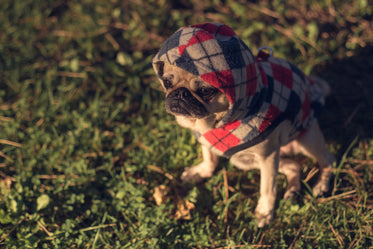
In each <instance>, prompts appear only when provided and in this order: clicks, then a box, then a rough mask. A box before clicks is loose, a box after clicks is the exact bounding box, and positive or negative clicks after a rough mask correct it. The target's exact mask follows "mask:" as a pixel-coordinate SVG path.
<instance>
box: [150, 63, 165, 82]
mask: <svg viewBox="0 0 373 249" xmlns="http://www.w3.org/2000/svg"><path fill="white" fill-rule="evenodd" d="M153 68H154V71H155V73H156V74H157V76H158V78H161V77H162V76H163V74H164V62H163V61H158V62H155V63H153Z"/></svg>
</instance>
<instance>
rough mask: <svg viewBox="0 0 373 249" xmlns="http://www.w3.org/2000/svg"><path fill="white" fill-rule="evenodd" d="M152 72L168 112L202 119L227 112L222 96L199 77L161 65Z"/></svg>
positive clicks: (156, 66)
mask: <svg viewBox="0 0 373 249" xmlns="http://www.w3.org/2000/svg"><path fill="white" fill-rule="evenodd" d="M154 69H155V71H156V73H157V75H158V78H159V79H160V81H161V85H162V87H163V89H164V91H165V93H166V100H165V107H166V111H167V112H169V113H171V114H173V115H176V116H177V115H182V116H185V117H188V118H196V119H203V118H205V117H207V116H210V115H211V114H214V113H219V112H223V111H226V110H227V109H228V106H229V101H228V98H227V97H226V96H225V94H224V93H223V92H221V91H220V90H219V89H218V88H216V87H213V86H212V85H211V84H209V83H207V82H205V81H204V80H202V79H201V78H200V77H198V76H196V75H193V74H191V73H189V72H187V71H185V70H183V69H181V68H179V67H177V66H174V65H171V64H169V63H166V62H162V61H161V62H157V63H155V64H154Z"/></svg>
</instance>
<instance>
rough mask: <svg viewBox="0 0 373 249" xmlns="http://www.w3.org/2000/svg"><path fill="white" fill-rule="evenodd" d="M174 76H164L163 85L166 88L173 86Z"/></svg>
mask: <svg viewBox="0 0 373 249" xmlns="http://www.w3.org/2000/svg"><path fill="white" fill-rule="evenodd" d="M173 78H174V76H173V75H169V76H168V77H167V78H163V79H162V80H163V85H164V87H165V88H166V89H169V88H171V87H172V79H173Z"/></svg>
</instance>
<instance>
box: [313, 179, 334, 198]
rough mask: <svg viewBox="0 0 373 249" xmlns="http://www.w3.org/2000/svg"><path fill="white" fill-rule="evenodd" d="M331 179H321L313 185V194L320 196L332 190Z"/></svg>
mask: <svg viewBox="0 0 373 249" xmlns="http://www.w3.org/2000/svg"><path fill="white" fill-rule="evenodd" d="M329 186H330V184H329V180H323V179H321V180H320V181H319V182H317V183H316V185H315V186H314V187H313V195H314V196H316V197H320V196H323V195H325V194H326V193H328V192H329V190H330V187H329Z"/></svg>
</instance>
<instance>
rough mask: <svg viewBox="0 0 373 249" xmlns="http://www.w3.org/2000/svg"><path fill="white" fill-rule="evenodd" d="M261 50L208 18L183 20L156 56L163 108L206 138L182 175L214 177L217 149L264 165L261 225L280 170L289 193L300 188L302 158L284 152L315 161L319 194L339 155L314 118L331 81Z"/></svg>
mask: <svg viewBox="0 0 373 249" xmlns="http://www.w3.org/2000/svg"><path fill="white" fill-rule="evenodd" d="M264 50H265V49H262V50H260V51H259V53H258V55H257V56H256V57H255V56H253V54H252V52H251V51H250V49H249V48H248V47H247V46H246V44H245V43H244V42H243V41H242V40H241V39H239V38H238V37H237V35H236V34H235V32H234V31H233V30H232V29H231V28H230V27H228V26H227V25H224V24H218V23H204V24H197V25H192V26H187V27H182V28H180V29H179V30H178V31H176V32H175V33H174V34H173V35H172V36H171V37H169V38H168V39H167V40H166V41H165V43H164V44H163V45H162V47H161V49H160V51H159V52H158V53H157V55H156V56H155V57H154V58H153V62H152V63H153V68H154V70H155V73H156V75H157V76H158V78H159V80H160V82H161V85H162V88H163V89H164V92H165V109H166V111H167V112H168V113H170V114H172V115H174V116H175V118H176V121H177V123H178V124H179V125H181V126H183V127H186V128H189V129H191V131H192V132H193V134H194V135H195V136H196V138H197V139H198V141H199V142H200V143H201V144H202V155H203V161H202V162H201V163H200V164H198V165H196V166H193V167H189V168H186V169H185V171H184V172H183V174H182V175H181V179H182V180H183V181H184V182H200V181H201V180H203V179H205V178H208V177H211V176H212V174H213V172H214V170H215V168H216V167H217V165H218V161H219V157H220V156H224V157H227V158H230V162H231V163H232V164H233V165H234V166H236V167H237V168H239V169H242V170H251V169H259V170H260V177H261V178H260V197H259V200H258V204H257V207H256V208H255V217H256V220H257V224H258V227H264V226H266V225H268V224H269V223H270V222H271V221H272V220H273V218H274V210H275V199H276V182H277V181H276V179H277V175H278V173H282V174H284V175H285V176H286V179H287V184H288V186H287V189H286V192H285V195H284V198H285V199H289V198H293V197H294V195H295V193H297V192H299V191H300V188H301V184H300V169H301V166H300V165H299V164H298V163H297V162H295V161H294V160H292V159H289V158H286V155H291V154H296V153H302V154H304V155H306V156H308V157H311V158H314V159H316V160H317V161H318V163H319V171H320V177H319V180H318V182H317V183H316V185H315V186H314V188H313V193H314V195H315V196H320V195H322V194H324V193H326V192H328V191H329V188H330V186H329V181H330V178H331V175H332V167H333V163H334V161H335V159H334V156H333V155H332V154H331V153H330V152H329V151H328V150H327V148H326V144H325V140H324V137H323V134H322V133H321V131H320V128H319V125H318V121H317V116H318V115H319V113H320V110H321V108H322V106H323V104H324V99H325V97H326V95H327V94H328V91H329V86H328V85H327V83H326V82H325V81H323V80H322V79H320V78H317V77H309V76H306V75H305V74H304V73H303V72H301V71H300V70H299V69H298V68H297V67H296V66H294V65H293V64H291V63H290V62H288V61H286V60H283V59H279V58H275V57H273V56H272V50H270V49H269V48H266V50H270V52H271V53H270V54H268V53H266V52H265V51H264Z"/></svg>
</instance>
